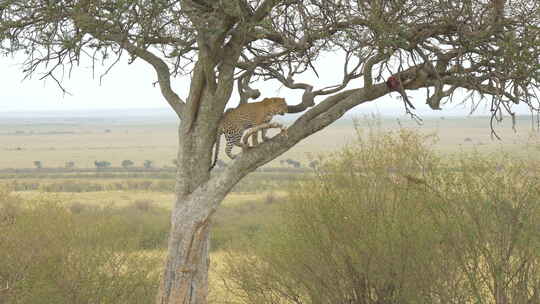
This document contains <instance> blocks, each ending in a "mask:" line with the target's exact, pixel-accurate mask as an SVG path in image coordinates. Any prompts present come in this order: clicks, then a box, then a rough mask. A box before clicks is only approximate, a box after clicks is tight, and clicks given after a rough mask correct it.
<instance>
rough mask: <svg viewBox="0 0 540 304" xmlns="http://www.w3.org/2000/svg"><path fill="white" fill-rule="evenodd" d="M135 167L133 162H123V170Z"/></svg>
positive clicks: (127, 160) (126, 160)
mask: <svg viewBox="0 0 540 304" xmlns="http://www.w3.org/2000/svg"><path fill="white" fill-rule="evenodd" d="M131 166H133V161H131V160H129V159H125V160H123V161H122V168H124V169H127V168H129V167H131Z"/></svg>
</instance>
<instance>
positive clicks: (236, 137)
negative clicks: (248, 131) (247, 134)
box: [229, 131, 249, 151]
mask: <svg viewBox="0 0 540 304" xmlns="http://www.w3.org/2000/svg"><path fill="white" fill-rule="evenodd" d="M243 133H244V132H243V131H235V132H232V133H231V134H229V138H230V142H231V149H232V145H235V146H237V147H240V148H242V151H246V150H247V149H249V146H248V145H246V144H244V143H243V142H242V134H243Z"/></svg>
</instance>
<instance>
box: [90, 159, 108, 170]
mask: <svg viewBox="0 0 540 304" xmlns="http://www.w3.org/2000/svg"><path fill="white" fill-rule="evenodd" d="M94 165H95V166H96V168H97V169H104V168H109V167H110V166H111V163H110V162H108V161H106V160H102V161H97V160H96V161H94Z"/></svg>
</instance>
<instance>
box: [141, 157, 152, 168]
mask: <svg viewBox="0 0 540 304" xmlns="http://www.w3.org/2000/svg"><path fill="white" fill-rule="evenodd" d="M153 164H154V162H153V161H151V160H148V159H147V160H145V161H144V163H143V166H144V168H145V169H151V168H152V166H153Z"/></svg>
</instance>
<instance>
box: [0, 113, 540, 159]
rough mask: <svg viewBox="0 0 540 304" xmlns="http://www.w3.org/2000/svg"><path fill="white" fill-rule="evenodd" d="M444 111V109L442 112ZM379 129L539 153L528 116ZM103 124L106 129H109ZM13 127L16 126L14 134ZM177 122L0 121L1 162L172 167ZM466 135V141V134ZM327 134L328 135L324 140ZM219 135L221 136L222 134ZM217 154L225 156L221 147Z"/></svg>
mask: <svg viewBox="0 0 540 304" xmlns="http://www.w3.org/2000/svg"><path fill="white" fill-rule="evenodd" d="M441 114H443V113H441ZM380 122H381V127H382V128H383V129H395V128H398V127H399V126H400V125H402V126H405V127H408V128H415V129H419V130H420V131H421V132H423V133H433V132H436V133H437V134H438V135H439V138H440V141H439V143H438V144H437V148H438V149H440V150H441V151H443V152H451V151H456V150H470V149H478V150H479V151H480V152H487V151H494V150H497V149H503V150H505V151H508V152H510V153H512V152H516V151H519V153H521V154H524V153H525V154H526V153H529V154H531V155H533V152H536V154H538V149H539V148H538V147H540V139H539V138H538V133H536V135H537V136H536V138H534V137H532V138H531V136H530V132H531V122H530V120H528V119H527V118H523V119H521V120H518V121H517V128H516V129H517V133H514V131H513V130H512V128H511V122H510V121H509V120H507V121H506V122H505V123H504V124H501V125H500V126H497V131H498V132H499V135H500V136H501V137H502V138H503V140H502V141H497V140H492V139H491V137H490V130H489V120H488V119H487V118H486V117H476V118H446V119H440V118H426V119H425V121H424V125H423V126H418V125H417V124H415V123H414V122H412V121H411V120H409V119H408V118H402V119H400V121H399V122H398V120H397V119H381V121H380ZM352 125H353V124H352V120H350V119H348V120H347V119H344V120H342V121H338V122H336V123H334V124H333V125H331V126H330V127H328V128H326V129H324V130H322V131H320V132H318V133H316V134H314V135H312V136H311V137H309V138H307V139H306V140H304V141H302V142H300V143H299V144H298V145H297V146H296V147H294V148H293V149H291V150H290V151H288V152H287V153H285V154H284V155H282V156H280V157H279V158H278V159H276V160H274V161H272V162H270V163H269V164H267V165H266V166H269V167H282V165H281V164H280V160H285V159H288V158H291V159H294V160H298V161H300V162H302V164H303V165H304V166H305V165H307V161H308V156H307V155H308V154H309V153H312V154H317V153H321V152H328V151H332V150H335V149H338V148H340V147H342V146H344V145H346V144H347V143H350V142H352V141H353V140H354V139H355V137H356V133H355V131H354V128H353V127H352ZM106 130H109V131H108V132H107V131H106ZM16 132H18V133H17V134H16ZM176 132H177V126H176V123H172V122H170V123H158V122H155V123H154V122H152V123H147V122H146V123H145V122H144V121H141V123H140V124H135V123H134V122H126V123H120V122H119V123H115V124H111V123H107V122H92V123H90V122H85V121H82V122H80V123H74V124H61V123H51V124H38V123H36V124H27V123H26V124H22V123H21V124H19V125H17V124H15V123H13V122H12V123H10V124H3V125H2V132H0V142H1V143H2V147H0V168H32V167H33V166H34V165H33V161H36V160H39V161H41V162H42V163H43V166H44V167H64V166H65V163H66V162H68V161H73V162H75V166H76V167H79V168H93V167H94V161H96V160H97V161H100V160H106V161H109V162H111V164H112V166H118V167H119V166H120V164H121V162H122V161H123V160H126V159H128V160H132V161H133V162H134V163H135V166H142V164H143V162H144V161H145V160H152V161H153V162H154V165H155V166H156V167H164V166H168V167H172V166H173V163H172V160H173V159H174V158H175V155H176V149H177V133H176ZM467 137H468V138H470V139H471V140H470V141H465V138H467ZM329 139H331V140H329ZM222 140H223V139H222ZM221 153H222V154H221V155H220V158H221V159H223V160H225V161H227V158H226V157H225V155H224V153H223V151H221Z"/></svg>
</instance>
